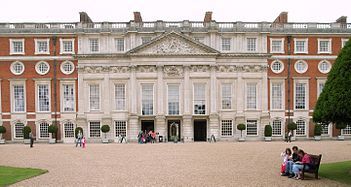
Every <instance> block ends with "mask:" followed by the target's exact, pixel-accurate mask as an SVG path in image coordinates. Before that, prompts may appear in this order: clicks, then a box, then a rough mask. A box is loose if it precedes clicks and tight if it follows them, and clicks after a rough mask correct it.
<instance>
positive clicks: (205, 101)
mask: <svg viewBox="0 0 351 187" xmlns="http://www.w3.org/2000/svg"><path fill="white" fill-rule="evenodd" d="M196 84H201V85H204V87H205V91H204V97H205V100H204V104H205V113H204V114H196V113H195V85H196ZM192 90H193V95H192V96H193V102H192V104H193V105H192V108H193V111H192V113H193V115H206V114H207V113H208V110H209V106H208V104H207V83H206V82H195V83H193V89H192Z"/></svg>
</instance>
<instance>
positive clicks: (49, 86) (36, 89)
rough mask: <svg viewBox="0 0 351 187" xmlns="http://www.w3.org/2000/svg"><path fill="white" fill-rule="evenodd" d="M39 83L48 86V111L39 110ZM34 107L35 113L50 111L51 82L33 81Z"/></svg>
mask: <svg viewBox="0 0 351 187" xmlns="http://www.w3.org/2000/svg"><path fill="white" fill-rule="evenodd" d="M39 85H47V86H48V96H49V110H48V111H40V110H39V109H40V106H39V105H40V102H39ZM35 98H36V101H35V103H36V104H35V108H36V110H35V111H37V113H50V112H51V83H50V81H35Z"/></svg>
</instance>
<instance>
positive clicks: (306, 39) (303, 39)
mask: <svg viewBox="0 0 351 187" xmlns="http://www.w3.org/2000/svg"><path fill="white" fill-rule="evenodd" d="M297 41H305V51H296V42H297ZM294 54H308V38H294Z"/></svg>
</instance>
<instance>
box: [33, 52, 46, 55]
mask: <svg viewBox="0 0 351 187" xmlns="http://www.w3.org/2000/svg"><path fill="white" fill-rule="evenodd" d="M34 55H50V53H49V52H35V53H34Z"/></svg>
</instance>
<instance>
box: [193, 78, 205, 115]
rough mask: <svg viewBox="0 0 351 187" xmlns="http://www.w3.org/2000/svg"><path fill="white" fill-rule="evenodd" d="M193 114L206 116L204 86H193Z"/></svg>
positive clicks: (197, 84)
mask: <svg viewBox="0 0 351 187" xmlns="http://www.w3.org/2000/svg"><path fill="white" fill-rule="evenodd" d="M194 114H206V84H204V83H196V84H194Z"/></svg>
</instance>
